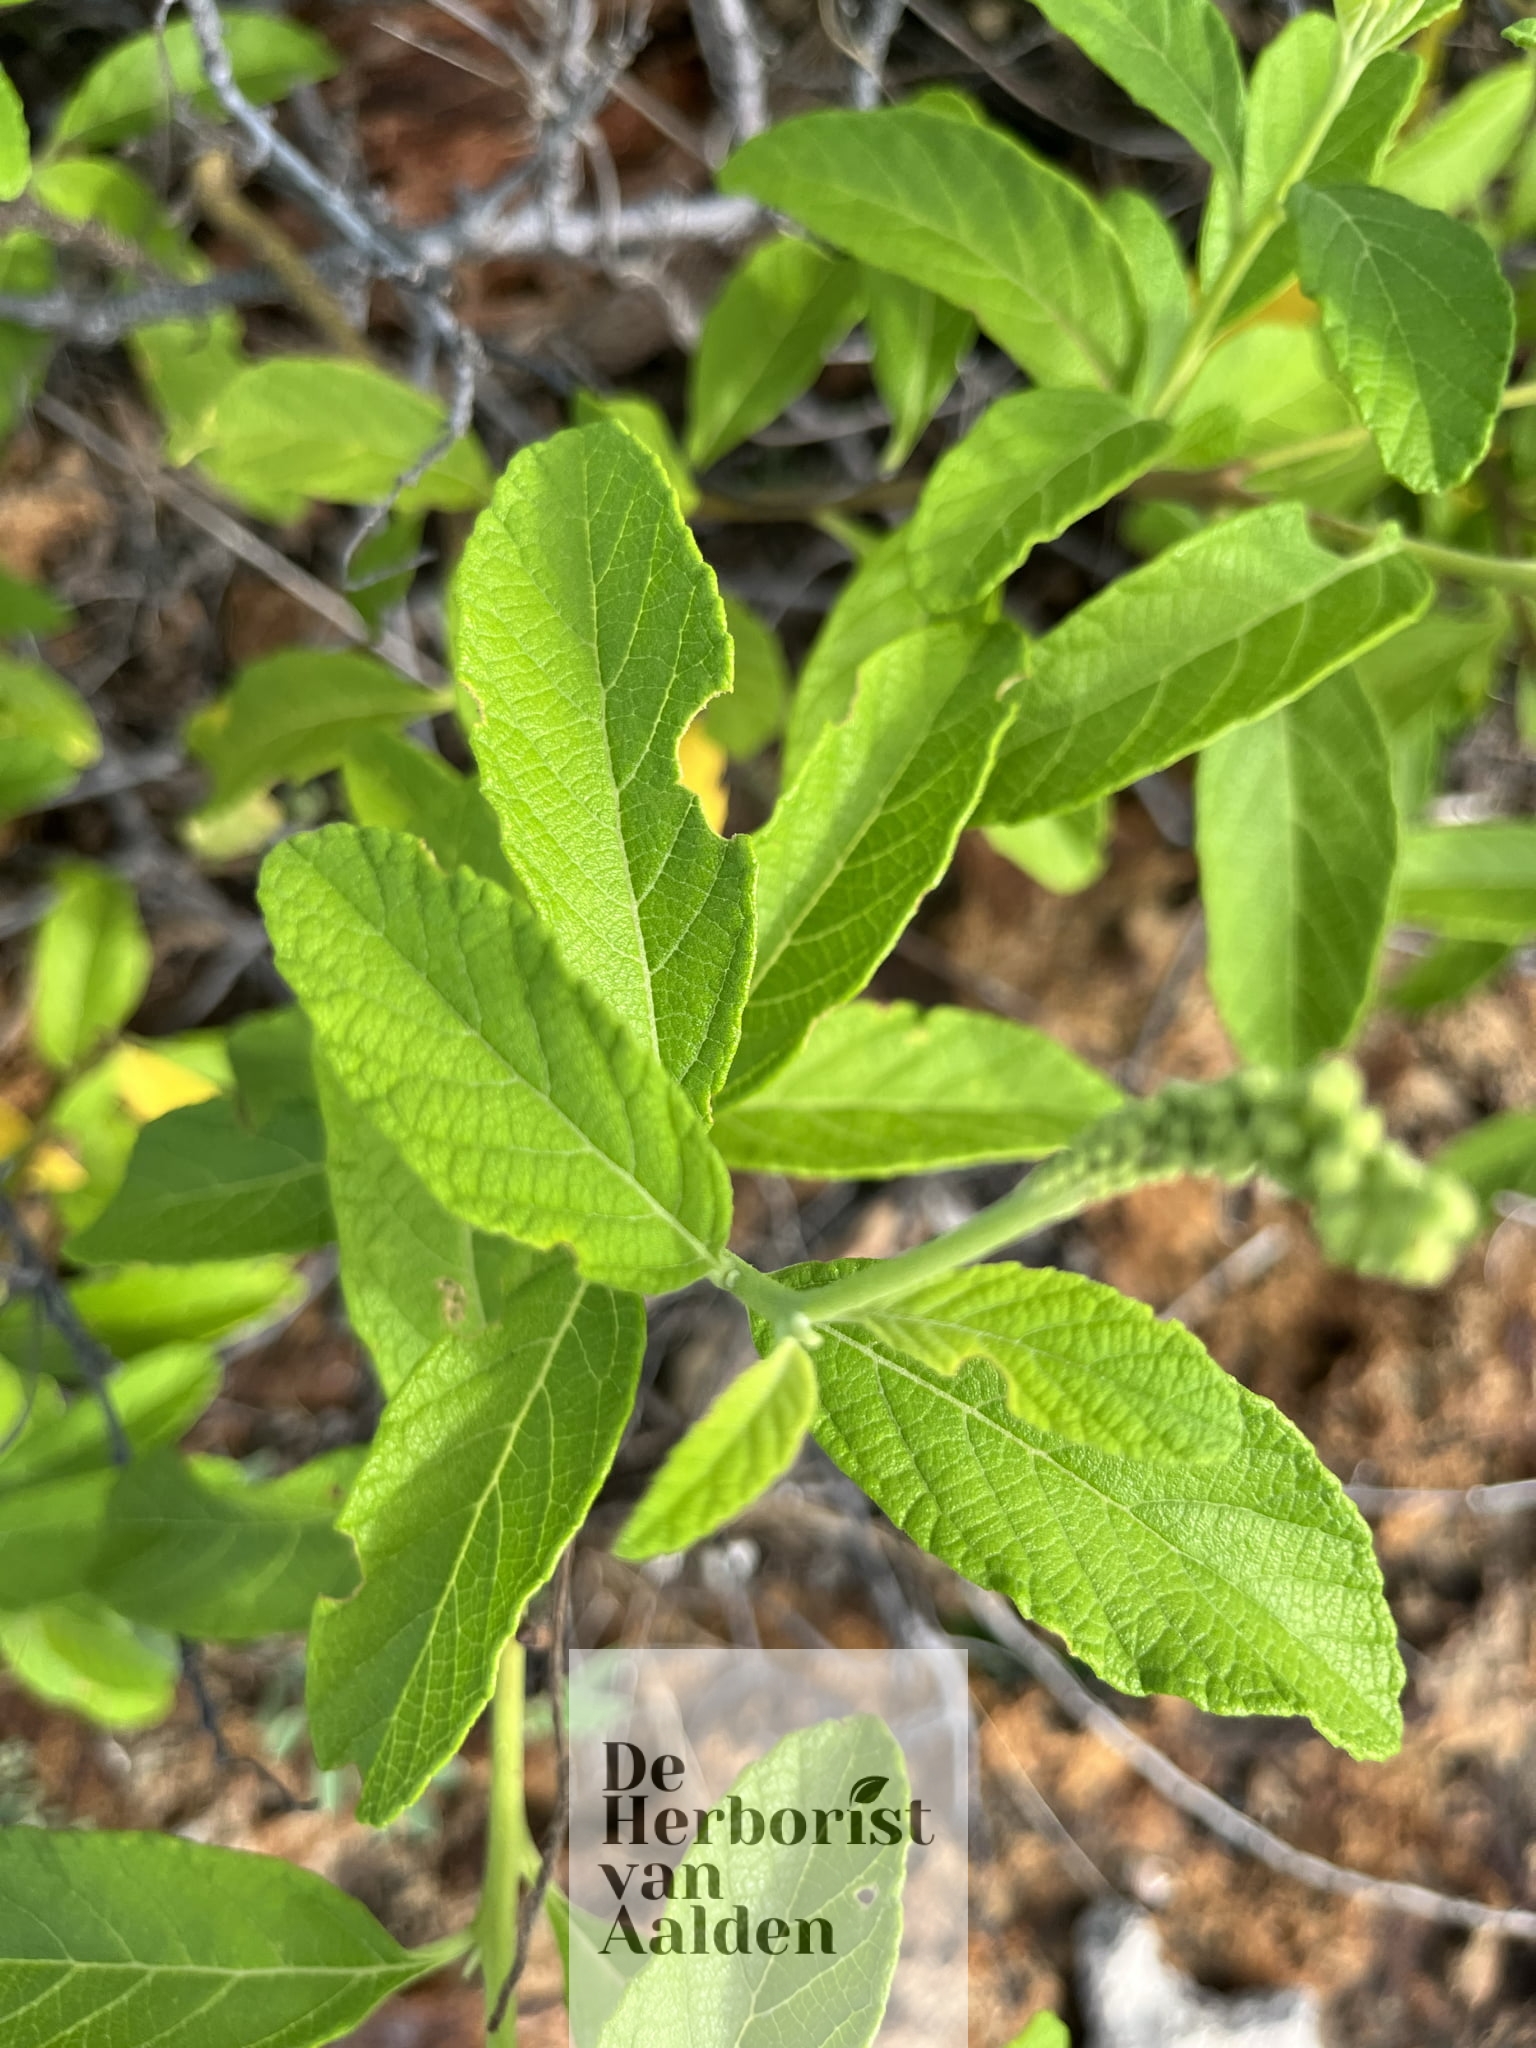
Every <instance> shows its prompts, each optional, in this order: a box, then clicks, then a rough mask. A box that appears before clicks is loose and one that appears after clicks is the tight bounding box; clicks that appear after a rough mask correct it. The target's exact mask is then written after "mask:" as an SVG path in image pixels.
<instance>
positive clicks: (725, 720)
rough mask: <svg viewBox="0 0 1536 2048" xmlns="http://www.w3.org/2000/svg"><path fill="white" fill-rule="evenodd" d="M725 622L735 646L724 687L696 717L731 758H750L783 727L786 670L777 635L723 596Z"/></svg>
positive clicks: (734, 599)
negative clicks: (724, 691) (727, 688)
mask: <svg viewBox="0 0 1536 2048" xmlns="http://www.w3.org/2000/svg"><path fill="white" fill-rule="evenodd" d="M725 623H726V625H727V627H728V628H729V630H730V635H731V645H732V647H733V648H734V650H735V661H734V664H733V671H732V676H731V687H730V691H729V694H728V695H726V696H723V697H715V698H712V699H711V700H710V702H709V703H708V704H707V705H706V706H705V707H704V710H703V712H702V713H701V714H700V716H701V717H702V719H703V722H704V730H705V731H706V732H707V733H708V734H709V737H710V738H711V739H712V740H713V741H714V742H715V744H716V745H717V746H720V747H723V748H724V749H725V751H726V753H727V754H728V755H729V756H730V758H731V759H732V760H733V761H750V760H751V758H752V756H753V755H754V754H760V753H761V752H762V750H763V748H764V747H766V746H767V745H768V744H769V742H770V741H771V740H776V739H777V738H778V736H779V734H780V732H781V731H782V730H783V726H784V711H785V706H786V705H787V703H788V701H789V670H788V668H787V666H786V665H785V661H784V650H783V648H782V647H781V646H780V645H779V637H778V635H777V634H776V633H775V632H774V631H773V629H772V628H771V627H770V626H765V625H764V623H763V621H762V620H761V619H760V618H759V617H758V616H757V613H756V612H755V611H753V609H752V607H751V606H750V605H749V604H744V603H743V602H742V600H741V599H740V598H739V597H728V598H727V599H726V600H725Z"/></svg>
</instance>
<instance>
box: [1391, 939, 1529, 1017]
mask: <svg viewBox="0 0 1536 2048" xmlns="http://www.w3.org/2000/svg"><path fill="white" fill-rule="evenodd" d="M1513 951H1514V948H1513V947H1512V946H1507V945H1505V944H1504V943H1503V942H1502V941H1501V940H1498V939H1441V940H1440V941H1439V943H1438V944H1437V945H1436V946H1434V947H1433V948H1432V949H1431V950H1430V951H1429V952H1428V953H1426V954H1425V955H1424V956H1423V958H1422V959H1419V960H1416V961H1415V962H1414V964H1413V965H1412V967H1410V968H1409V969H1408V972H1407V973H1406V974H1404V975H1401V976H1399V978H1398V979H1397V980H1396V981H1394V982H1393V984H1392V986H1391V987H1390V988H1389V989H1387V990H1386V992H1385V998H1384V999H1385V1001H1387V1002H1388V1003H1390V1004H1391V1006H1392V1008H1393V1009H1394V1010H1405V1011H1406V1012H1407V1013H1408V1014H1409V1015H1410V1016H1421V1015H1422V1014H1423V1013H1424V1012H1425V1011H1426V1010H1433V1009H1436V1008H1438V1007H1439V1006H1440V1005H1441V1004H1442V1003H1459V1002H1460V1001H1461V999H1462V997H1463V996H1467V995H1470V994H1471V993H1472V991H1473V989H1475V988H1479V987H1481V985H1482V984H1483V983H1484V982H1485V981H1487V980H1489V978H1490V977H1491V976H1493V975H1495V974H1497V973H1498V971H1499V969H1500V968H1501V967H1502V966H1503V965H1504V963H1505V962H1506V961H1507V960H1508V958H1509V956H1510V954H1511V953H1512V952H1513Z"/></svg>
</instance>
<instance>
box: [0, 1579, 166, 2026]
mask: <svg viewBox="0 0 1536 2048" xmlns="http://www.w3.org/2000/svg"><path fill="white" fill-rule="evenodd" d="M0 1658H3V1659H4V1660H5V1662H6V1663H7V1664H8V1665H9V1666H10V1667H11V1670H12V1672H13V1674H14V1675H15V1676H16V1677H17V1678H19V1679H20V1681H21V1683H22V1684H23V1685H24V1686H25V1687H26V1688H27V1690H28V1692H31V1693H35V1694H36V1695H37V1697H38V1698H39V1699H42V1700H47V1701H48V1702H49V1703H50V1704H51V1705H54V1706H60V1707H68V1708H69V1709H70V1710H71V1711H72V1712H74V1713H77V1714H83V1715H85V1717H86V1718H87V1720H91V1721H99V1722H100V1723H101V1725H102V1726H103V1727H105V1728H143V1727H148V1726H149V1725H150V1724H152V1723H153V1722H155V1721H163V1720H164V1719H165V1717H166V1715H167V1714H168V1713H169V1712H170V1711H171V1707H172V1704H173V1703H174V1701H175V1698H176V1678H177V1674H178V1671H179V1669H180V1661H179V1659H178V1657H177V1654H176V1645H175V1643H174V1642H173V1641H172V1640H171V1638H170V1637H169V1636H165V1635H161V1634H159V1633H158V1632H157V1631H155V1630H151V1629H141V1628H139V1627H138V1626H137V1625H136V1624H135V1623H133V1622H131V1621H128V1620H125V1618H124V1617H123V1616H122V1615H121V1614H114V1613H113V1611H112V1609H111V1608H110V1607H107V1606H105V1605H104V1604H103V1603H102V1602H101V1601H100V1600H97V1599H95V1598H94V1597H93V1596H92V1595H91V1594H89V1593H77V1594H74V1595H73V1596H72V1597H70V1598H69V1599H65V1600H56V1601H52V1602H50V1603H49V1604H48V1605H47V1606H43V1607H29V1608H27V1609H25V1610H24V1611H23V1612H21V1613H19V1614H0ZM19 1832H20V1830H18V1829H12V1828H7V1829H6V1830H5V1835H6V1836H9V1835H11V1834H14V1833H19ZM3 1839H4V1837H0V1841H3ZM4 1856H5V1851H4V1850H3V1849H0V1870H3V1868H4V1860H3V1859H4ZM75 1910H76V1913H77V1915H78V1913H79V1906H78V1902H77V1904H76V1908H75ZM3 1911H4V1908H3V1906H0V1913H3ZM5 1946H6V1943H5V1938H4V1928H3V1922H0V1949H3V1948H4V1947H5ZM8 1974H9V1973H8V1971H7V1968H6V1964H5V1962H4V1961H3V1960H0V2019H3V2018H5V2017H6V2005H5V1982H6V1977H7V1975H8ZM15 2010H16V2008H15V2007H14V2006H12V2007H11V2011H12V2013H14V2012H15ZM15 2038H16V2036H15V2035H14V2034H11V2035H8V2036H7V2044H8V2048H9V2042H10V2041H11V2040H14V2039H15ZM33 2038H35V2039H37V2040H40V2041H49V2042H54V2041H58V2040H59V2039H60V2038H61V2037H60V2036H59V2035H57V2034H49V2035H37V2036H34V2037H33ZM76 2038H79V2037H78V2036H77V2037H76Z"/></svg>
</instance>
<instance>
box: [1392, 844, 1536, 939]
mask: <svg viewBox="0 0 1536 2048" xmlns="http://www.w3.org/2000/svg"><path fill="white" fill-rule="evenodd" d="M1396 911H1397V915H1398V916H1399V917H1400V918H1403V919H1404V920H1405V921H1406V922H1407V923H1409V924H1422V925H1428V926H1429V928H1430V930H1431V931H1437V932H1444V933H1446V934H1447V936H1448V937H1450V938H1453V939H1487V940H1491V941H1494V942H1496V943H1498V944H1501V945H1509V946H1517V945H1520V944H1521V943H1522V942H1523V941H1524V940H1526V939H1528V938H1529V937H1530V936H1531V934H1532V933H1533V932H1536V822H1532V821H1530V820H1528V819H1519V820H1516V819H1509V820H1504V819H1496V820H1493V821H1491V822H1489V823H1488V824H1483V825H1432V826H1428V827H1426V828H1424V829H1423V830H1421V831H1417V832H1409V833H1408V834H1407V835H1406V837H1405V838H1404V840H1403V854H1402V861H1401V864H1400V866H1399V868H1398V876H1397V904H1396Z"/></svg>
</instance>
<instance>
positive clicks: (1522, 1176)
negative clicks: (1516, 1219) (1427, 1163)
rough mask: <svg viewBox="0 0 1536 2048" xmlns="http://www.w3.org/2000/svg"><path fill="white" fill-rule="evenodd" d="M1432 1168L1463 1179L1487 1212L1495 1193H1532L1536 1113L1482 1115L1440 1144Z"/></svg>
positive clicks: (1535, 1165)
mask: <svg viewBox="0 0 1536 2048" xmlns="http://www.w3.org/2000/svg"><path fill="white" fill-rule="evenodd" d="M1435 1167H1436V1170H1437V1171H1438V1172H1440V1173H1454V1174H1456V1175H1457V1176H1458V1177H1459V1178H1460V1179H1462V1180H1464V1181H1465V1182H1466V1183H1467V1185H1468V1187H1470V1188H1471V1189H1472V1191H1473V1193H1474V1194H1476V1196H1477V1197H1478V1199H1479V1201H1481V1203H1482V1204H1483V1207H1484V1209H1485V1210H1488V1211H1492V1209H1493V1202H1494V1198H1495V1196H1497V1195H1501V1194H1514V1195H1526V1196H1530V1195H1536V1115H1533V1114H1532V1113H1531V1112H1530V1111H1529V1110H1514V1111H1511V1112H1510V1114H1508V1115H1507V1116H1490V1117H1486V1118H1485V1119H1484V1120H1483V1122H1482V1123H1480V1124H1473V1126H1472V1128H1471V1129H1470V1130H1467V1131H1463V1132H1462V1133H1461V1134H1460V1136H1459V1137H1455V1138H1452V1140H1451V1141H1450V1143H1449V1144H1448V1145H1442V1146H1441V1148H1440V1150H1439V1151H1438V1152H1437V1153H1436V1154H1435Z"/></svg>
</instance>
